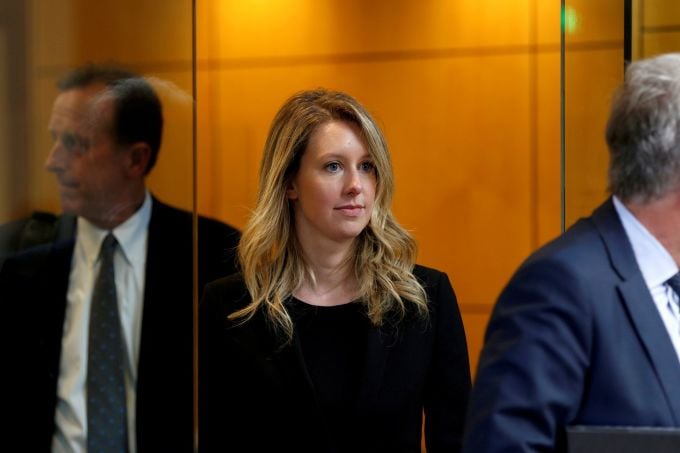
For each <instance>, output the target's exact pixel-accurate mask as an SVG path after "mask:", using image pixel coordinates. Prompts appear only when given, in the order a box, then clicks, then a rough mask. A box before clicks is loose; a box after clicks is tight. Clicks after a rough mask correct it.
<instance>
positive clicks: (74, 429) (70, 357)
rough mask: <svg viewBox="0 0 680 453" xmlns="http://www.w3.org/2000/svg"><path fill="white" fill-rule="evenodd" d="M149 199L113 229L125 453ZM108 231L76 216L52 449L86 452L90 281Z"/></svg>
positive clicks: (132, 424)
mask: <svg viewBox="0 0 680 453" xmlns="http://www.w3.org/2000/svg"><path fill="white" fill-rule="evenodd" d="M150 218H151V196H150V195H149V193H148V192H147V193H146V195H145V197H144V202H143V204H142V207H141V208H140V209H138V210H137V212H135V213H134V214H133V215H132V216H131V217H130V218H129V219H127V220H126V221H125V222H123V223H122V224H120V225H118V226H117V227H116V228H114V229H113V231H112V233H113V235H114V236H115V237H116V240H117V241H118V245H119V246H118V247H117V248H116V252H115V255H114V269H115V276H116V292H117V294H118V309H119V314H120V321H121V325H122V328H123V339H124V341H125V349H126V351H127V361H126V366H125V386H126V396H127V417H128V436H129V441H130V453H134V452H135V451H136V439H135V409H136V404H135V403H136V389H137V364H138V355H139V342H140V336H141V326H142V308H143V302H144V281H145V274H146V249H147V247H146V246H147V238H148V225H149V219H150ZM107 233H108V231H106V230H102V229H99V228H97V227H95V226H94V225H92V224H91V223H90V222H88V221H87V220H85V219H83V218H81V217H78V229H77V234H76V243H75V248H74V250H73V259H72V261H71V274H70V277H69V285H68V293H67V299H66V314H65V317H64V332H63V335H62V349H61V359H60V364H59V381H58V384H57V408H56V412H55V424H56V429H55V434H54V437H53V439H52V451H53V452H55V453H56V452H58V453H62V452H64V453H66V452H73V453H84V452H86V451H87V418H86V417H87V411H86V407H87V400H86V390H87V389H86V382H87V343H88V332H89V321H90V306H91V301H92V291H93V288H94V280H95V278H96V275H97V273H98V271H99V260H98V255H99V250H100V248H101V244H102V241H103V240H104V237H105V236H106V235H107Z"/></svg>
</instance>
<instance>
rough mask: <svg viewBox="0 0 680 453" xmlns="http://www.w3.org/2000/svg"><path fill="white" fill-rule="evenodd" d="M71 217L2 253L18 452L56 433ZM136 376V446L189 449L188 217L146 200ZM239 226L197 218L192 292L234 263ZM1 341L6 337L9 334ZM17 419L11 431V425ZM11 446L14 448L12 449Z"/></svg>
mask: <svg viewBox="0 0 680 453" xmlns="http://www.w3.org/2000/svg"><path fill="white" fill-rule="evenodd" d="M75 220H76V219H75V218H74V217H62V218H61V219H60V221H61V223H62V225H60V230H61V233H60V236H63V235H64V233H63V232H64V231H69V230H70V232H71V233H70V234H66V236H67V237H68V238H67V239H63V237H61V238H59V239H57V240H54V241H52V242H50V243H47V244H43V245H40V246H36V247H33V248H29V249H27V250H24V251H22V252H21V253H19V254H17V255H15V256H13V257H11V258H8V259H7V260H6V262H5V264H4V266H3V268H2V271H1V272H0V298H1V299H2V303H3V305H4V306H5V307H7V312H9V313H10V317H9V318H8V320H7V322H6V324H7V325H8V327H9V328H8V329H6V331H5V334H6V335H8V338H7V339H6V341H7V342H5V343H4V344H6V345H8V346H9V347H8V351H7V354H5V357H7V358H9V360H10V363H11V365H10V367H9V368H10V369H11V372H10V373H8V374H9V377H10V380H11V385H10V386H9V387H7V389H8V390H9V392H10V407H9V412H8V413H9V415H10V417H11V421H10V432H15V433H19V432H24V431H25V430H26V429H28V433H30V434H29V435H28V436H26V437H24V436H20V437H21V438H19V439H17V438H16V437H18V436H14V437H13V438H12V442H14V441H16V442H17V444H18V446H20V447H21V449H22V451H31V452H40V451H49V448H50V445H51V442H52V436H53V433H54V426H55V425H54V416H55V407H56V400H57V397H56V392H57V380H58V378H59V365H60V354H61V345H62V330H63V325H64V314H65V307H66V294H67V290H68V286H69V274H70V271H71V258H72V255H73V249H74V245H75V230H76V222H75ZM148 228H149V234H148V244H147V263H146V278H145V288H144V305H143V315H142V328H141V342H140V346H139V348H140V349H139V364H138V380H137V403H136V405H137V411H136V426H137V429H136V442H137V451H138V452H190V451H193V343H192V340H193V304H192V301H193V277H192V276H193V249H192V243H193V240H192V216H191V214H190V213H188V212H185V211H181V210H178V209H175V208H172V207H170V206H168V205H165V204H163V203H161V202H159V201H158V200H156V199H154V200H153V205H152V210H151V218H150V221H149V227H148ZM239 237H240V234H239V232H238V231H237V230H235V229H233V228H232V227H230V226H228V225H225V224H223V223H221V222H218V221H215V220H211V219H207V218H199V222H198V257H199V259H198V260H199V266H198V268H199V272H198V274H199V279H198V280H199V281H198V285H199V286H198V291H201V289H202V287H203V285H204V284H205V283H206V282H208V281H210V280H213V279H215V278H217V277H219V276H222V275H227V274H230V273H232V272H233V271H234V270H235V255H234V253H235V248H236V245H237V243H238V240H239ZM8 342H9V343H8ZM15 428H16V431H15ZM17 451H19V450H17Z"/></svg>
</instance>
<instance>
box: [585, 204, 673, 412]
mask: <svg viewBox="0 0 680 453" xmlns="http://www.w3.org/2000/svg"><path fill="white" fill-rule="evenodd" d="M592 218H593V222H594V223H595V226H596V227H597V229H598V230H599V233H600V235H601V236H602V239H603V240H604V242H605V245H606V247H607V250H608V252H609V256H610V258H611V262H612V266H613V267H614V269H615V270H616V271H617V273H618V274H619V275H620V277H621V279H622V282H621V283H620V284H619V285H618V290H619V294H620V296H621V300H622V303H623V305H624V307H625V309H626V310H627V311H628V313H629V315H630V318H631V320H632V322H633V325H634V327H635V329H636V330H637V334H638V337H639V338H640V341H641V342H642V344H643V345H644V348H645V350H646V351H647V355H648V356H649V358H650V361H651V362H652V364H653V367H654V370H655V372H656V375H657V377H658V379H659V382H660V383H661V387H662V388H663V389H664V391H665V394H666V399H667V401H668V405H669V407H670V408H671V411H672V413H673V416H674V421H675V423H676V424H677V423H678V422H680V386H679V385H678V381H679V379H680V362H679V361H678V356H677V354H676V353H675V349H674V348H673V344H672V343H671V340H670V338H669V337H668V335H667V333H666V328H665V326H664V324H663V321H662V320H661V317H660V316H659V313H658V310H657V308H656V305H655V304H654V300H653V299H652V296H651V294H650V293H649V289H648V288H647V285H646V284H645V282H644V279H643V277H642V274H641V273H640V270H639V268H638V265H637V261H636V260H635V254H634V253H633V249H632V247H631V245H630V243H629V241H628V237H627V236H626V233H625V230H624V229H623V225H622V224H621V221H620V220H619V217H618V214H617V213H616V210H615V208H614V205H613V202H612V201H611V199H610V200H609V201H608V202H606V203H605V204H603V205H602V206H601V207H600V208H598V209H597V211H595V213H594V214H593V217H592Z"/></svg>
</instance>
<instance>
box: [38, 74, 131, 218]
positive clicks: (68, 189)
mask: <svg viewBox="0 0 680 453" xmlns="http://www.w3.org/2000/svg"><path fill="white" fill-rule="evenodd" d="M112 117H113V100H112V98H111V96H110V95H108V94H107V92H106V90H105V87H104V86H103V85H100V84H95V85H91V86H87V87H83V88H75V89H70V90H67V91H64V92H62V93H61V94H59V96H57V99H56V100H55V101H54V106H53V108H52V115H51V117H50V122H49V132H50V134H51V135H52V138H53V140H54V145H53V146H52V149H51V150H50V153H49V155H48V157H47V160H46V162H45V167H46V169H47V170H48V171H50V172H52V173H54V174H55V176H56V177H57V183H58V184H59V194H60V197H61V203H62V209H63V211H64V212H67V213H72V214H76V215H79V216H82V217H84V218H85V219H87V220H89V221H90V222H92V223H94V224H95V225H97V226H100V227H102V228H108V223H109V222H108V221H107V220H108V219H111V218H112V217H113V216H115V213H116V212H118V211H119V210H120V209H121V206H120V204H121V202H120V200H121V196H122V195H123V194H125V193H126V185H128V179H129V178H128V176H127V171H126V165H127V153H126V152H125V151H124V150H121V149H118V147H117V146H116V144H115V143H114V140H113V138H112Z"/></svg>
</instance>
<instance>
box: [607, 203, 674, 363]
mask: <svg viewBox="0 0 680 453" xmlns="http://www.w3.org/2000/svg"><path fill="white" fill-rule="evenodd" d="M613 199H614V207H615V208H616V212H617V213H618V215H619V218H620V219H621V223H623V228H624V230H626V235H627V236H628V240H629V241H630V243H631V244H632V246H633V252H634V253H635V260H636V261H637V263H638V267H639V268H640V271H641V272H642V277H643V278H644V280H645V283H646V284H647V287H648V288H649V292H650V293H651V294H652V298H653V299H654V303H655V304H656V308H657V310H658V311H659V315H661V319H662V320H663V323H664V325H665V326H666V330H667V331H668V336H669V337H670V339H671V342H672V343H673V347H674V348H675V353H676V354H677V356H678V360H680V310H679V309H678V302H679V301H678V295H677V294H675V291H673V289H672V288H671V287H670V286H669V285H668V284H667V283H666V281H667V280H668V279H669V278H671V277H672V276H673V275H675V274H676V273H677V272H678V266H677V264H676V263H675V260H673V257H672V256H671V254H670V253H668V251H667V250H666V249H665V248H664V246H663V245H661V243H660V242H659V241H658V240H657V239H656V238H655V237H654V235H652V233H650V232H649V230H647V228H645V226H644V225H643V224H641V223H640V221H639V220H638V219H636V218H635V216H634V215H633V214H632V213H631V212H630V211H629V210H628V209H627V208H626V207H625V206H624V205H623V203H621V201H620V200H619V199H618V198H616V197H613Z"/></svg>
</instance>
